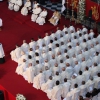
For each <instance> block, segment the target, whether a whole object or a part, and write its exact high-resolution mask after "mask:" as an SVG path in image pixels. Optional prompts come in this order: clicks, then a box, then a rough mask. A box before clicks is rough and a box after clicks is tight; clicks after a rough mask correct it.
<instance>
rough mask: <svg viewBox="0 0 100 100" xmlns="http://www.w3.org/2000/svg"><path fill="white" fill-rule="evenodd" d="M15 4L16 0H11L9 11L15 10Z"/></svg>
mask: <svg viewBox="0 0 100 100" xmlns="http://www.w3.org/2000/svg"><path fill="white" fill-rule="evenodd" d="M15 3H16V0H10V1H9V5H8V9H10V10H13V9H14V5H15Z"/></svg>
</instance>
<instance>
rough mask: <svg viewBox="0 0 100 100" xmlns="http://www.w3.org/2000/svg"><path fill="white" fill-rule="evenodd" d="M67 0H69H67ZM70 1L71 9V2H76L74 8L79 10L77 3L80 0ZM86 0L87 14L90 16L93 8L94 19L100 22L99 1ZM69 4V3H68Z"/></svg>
mask: <svg viewBox="0 0 100 100" xmlns="http://www.w3.org/2000/svg"><path fill="white" fill-rule="evenodd" d="M66 1H67V0H66ZM68 1H69V8H70V9H71V2H72V1H73V3H74V10H75V11H76V10H77V5H78V2H79V0H68ZM85 1H86V16H89V12H90V10H92V19H94V20H95V21H97V22H100V15H99V13H100V5H99V4H98V3H97V2H93V1H95V0H85ZM66 6H67V4H66Z"/></svg>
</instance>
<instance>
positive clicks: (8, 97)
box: [0, 85, 16, 100]
mask: <svg viewBox="0 0 100 100" xmlns="http://www.w3.org/2000/svg"><path fill="white" fill-rule="evenodd" d="M0 90H2V91H3V92H4V100H16V98H15V97H14V96H13V95H12V94H11V93H10V92H8V91H7V90H6V89H5V88H4V87H3V86H2V85H0Z"/></svg>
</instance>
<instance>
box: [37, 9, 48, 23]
mask: <svg viewBox="0 0 100 100" xmlns="http://www.w3.org/2000/svg"><path fill="white" fill-rule="evenodd" d="M46 16H47V11H42V12H41V13H40V15H39V17H38V18H37V19H36V23H38V24H39V25H43V24H44V23H45V18H46Z"/></svg>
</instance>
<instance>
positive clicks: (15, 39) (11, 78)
mask: <svg viewBox="0 0 100 100" xmlns="http://www.w3.org/2000/svg"><path fill="white" fill-rule="evenodd" d="M48 11H49V10H48ZM0 12H2V13H0V18H2V19H3V24H4V26H3V30H2V31H0V42H1V43H2V44H3V47H4V50H5V54H6V63H5V64H2V65H0V84H1V85H2V86H3V87H4V88H5V89H6V90H8V91H9V92H10V93H11V94H12V95H13V96H16V94H17V93H21V94H23V95H25V97H26V98H27V100H40V99H42V100H48V98H47V96H46V94H45V93H43V92H42V91H40V90H36V89H34V88H33V87H32V84H29V83H27V82H26V81H25V80H24V79H23V77H22V76H18V75H17V74H15V69H16V66H17V64H16V63H15V62H13V61H11V59H10V56H9V53H10V51H11V50H13V49H15V45H16V44H19V45H21V44H22V40H23V39H26V40H27V42H29V41H30V38H34V39H35V40H37V37H38V36H39V35H41V36H42V37H44V33H45V32H49V31H51V30H56V27H57V26H55V27H54V26H53V25H51V24H50V23H49V22H47V23H46V24H45V25H44V26H39V25H38V24H36V23H33V22H31V20H30V18H31V16H30V15H29V16H27V17H26V16H22V15H21V14H20V12H14V11H10V10H8V8H7V2H0ZM49 12H50V11H49ZM51 13H52V12H50V13H49V14H48V18H50V17H51ZM63 24H67V25H69V21H66V20H65V19H64V18H63V17H62V19H61V20H60V24H59V25H58V26H59V27H60V28H61V29H62V25H63ZM78 26H79V25H78ZM78 26H77V27H78ZM11 100H13V99H11Z"/></svg>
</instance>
